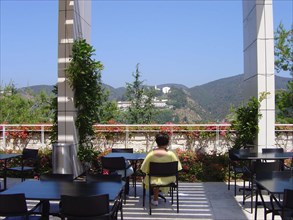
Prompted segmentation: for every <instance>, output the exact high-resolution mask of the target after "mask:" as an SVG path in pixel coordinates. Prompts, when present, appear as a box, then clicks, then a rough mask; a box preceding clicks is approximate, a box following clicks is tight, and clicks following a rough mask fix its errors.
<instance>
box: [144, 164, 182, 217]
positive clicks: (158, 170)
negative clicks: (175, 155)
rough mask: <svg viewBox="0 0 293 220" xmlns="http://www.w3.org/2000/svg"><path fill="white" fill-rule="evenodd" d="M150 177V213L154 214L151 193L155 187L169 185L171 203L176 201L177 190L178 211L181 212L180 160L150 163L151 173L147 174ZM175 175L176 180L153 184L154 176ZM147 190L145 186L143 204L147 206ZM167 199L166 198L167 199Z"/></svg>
mask: <svg viewBox="0 0 293 220" xmlns="http://www.w3.org/2000/svg"><path fill="white" fill-rule="evenodd" d="M146 175H147V176H148V177H149V214H150V215H151V214H152V206H151V194H152V188H153V187H158V188H160V187H169V188H170V195H171V203H172V204H173V202H174V190H176V202H177V213H179V193H178V191H179V190H178V161H173V162H167V163H154V162H151V163H150V169H149V173H147V174H146ZM171 176H175V181H174V182H171V183H168V184H165V185H157V184H151V182H152V177H171ZM145 197H146V190H145V186H143V206H145ZM165 201H166V200H165Z"/></svg>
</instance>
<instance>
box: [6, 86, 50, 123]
mask: <svg viewBox="0 0 293 220" xmlns="http://www.w3.org/2000/svg"><path fill="white" fill-rule="evenodd" d="M49 100H50V97H49V96H48V95H47V94H46V93H45V92H44V91H41V92H40V93H39V94H35V93H33V92H32V91H29V90H26V91H23V92H20V91H18V90H17V89H16V88H15V86H14V85H13V84H9V85H8V86H6V87H5V88H4V89H3V92H2V93H1V95H0V121H1V122H7V123H10V124H23V123H32V124H33V123H40V122H41V123H46V122H50V121H52V117H53V114H52V112H51V111H50V108H49V106H50V101H49Z"/></svg>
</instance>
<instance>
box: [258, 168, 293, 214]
mask: <svg viewBox="0 0 293 220" xmlns="http://www.w3.org/2000/svg"><path fill="white" fill-rule="evenodd" d="M292 172H293V171H279V172H276V171H274V172H272V173H270V174H268V175H264V176H261V177H260V178H259V179H256V180H255V182H256V184H258V185H259V186H260V188H261V189H264V190H266V191H267V192H268V193H269V195H270V201H271V203H273V202H274V201H275V202H277V203H278V199H277V198H276V195H280V194H283V193H284V189H291V190H293V173H292ZM288 174H289V175H288ZM256 192H257V193H256V197H255V198H256V201H255V217H254V218H255V219H257V203H258V201H257V199H258V190H257V191H256ZM279 206H280V205H279ZM272 207H274V205H273V204H272Z"/></svg>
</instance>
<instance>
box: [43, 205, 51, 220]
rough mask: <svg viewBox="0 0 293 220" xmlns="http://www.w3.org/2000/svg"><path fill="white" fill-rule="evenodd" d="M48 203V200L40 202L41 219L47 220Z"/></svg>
mask: <svg viewBox="0 0 293 220" xmlns="http://www.w3.org/2000/svg"><path fill="white" fill-rule="evenodd" d="M49 213H50V202H49V200H42V219H44V220H49Z"/></svg>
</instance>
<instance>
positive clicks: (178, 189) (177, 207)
mask: <svg viewBox="0 0 293 220" xmlns="http://www.w3.org/2000/svg"><path fill="white" fill-rule="evenodd" d="M176 191H177V198H176V199H177V213H179V192H178V191H179V189H178V184H177V190H176Z"/></svg>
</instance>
